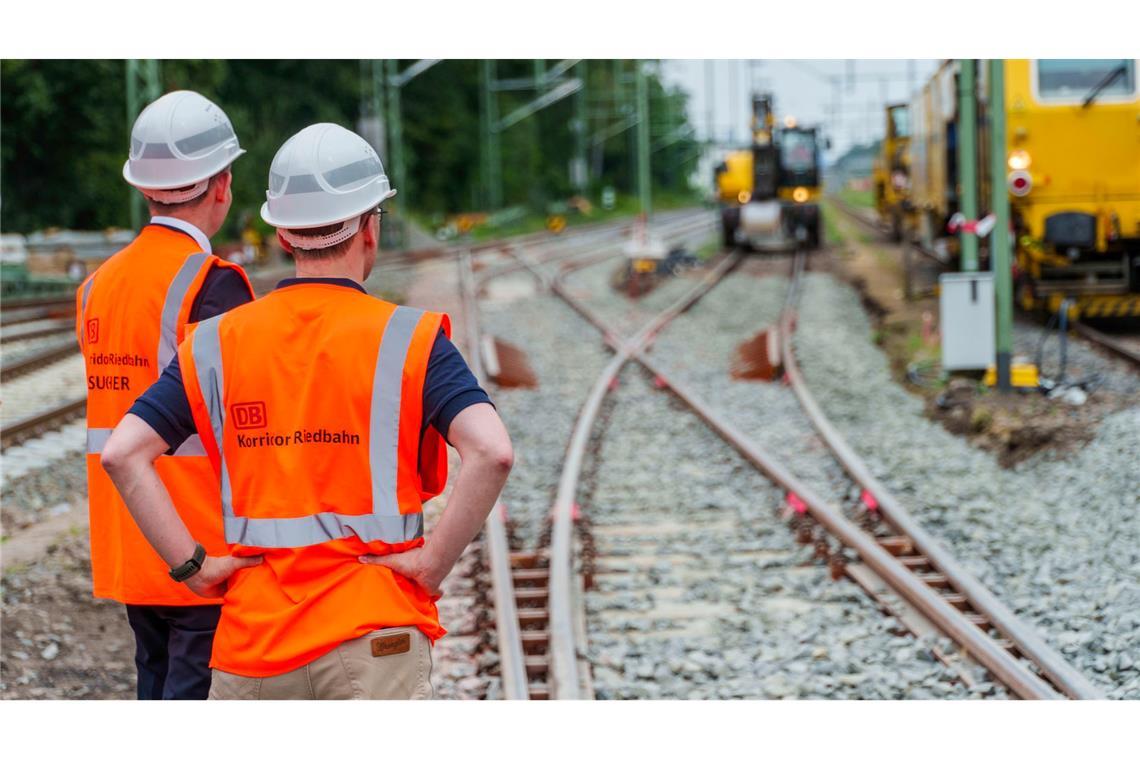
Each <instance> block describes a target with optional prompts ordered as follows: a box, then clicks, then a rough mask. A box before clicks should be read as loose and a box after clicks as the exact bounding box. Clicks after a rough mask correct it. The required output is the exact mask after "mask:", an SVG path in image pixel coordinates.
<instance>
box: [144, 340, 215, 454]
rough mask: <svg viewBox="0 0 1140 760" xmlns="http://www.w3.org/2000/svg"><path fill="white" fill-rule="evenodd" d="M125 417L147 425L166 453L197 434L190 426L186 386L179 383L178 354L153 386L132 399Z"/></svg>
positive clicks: (192, 426) (180, 373)
mask: <svg viewBox="0 0 1140 760" xmlns="http://www.w3.org/2000/svg"><path fill="white" fill-rule="evenodd" d="M127 414H133V415H135V416H136V417H141V418H142V420H143V422H145V423H146V424H148V425H150V427H151V429H152V430H154V432H156V433H158V434H159V435H160V436H161V437H162V440H164V441H166V445H167V446H169V447H170V451H168V452H167V453H168V454H169V453H170V452H172V451H174V450H175V449H177V448H178V447H179V446H181V445H182V444H183V443H184V442H185V441H186V439H187V438H189V437H190V436H192V435H194V434H195V433H197V432H198V430H197V428H195V427H194V416H193V415H192V414H191V413H190V400H189V399H188V398H186V387H185V386H184V385H183V384H182V370H181V369H180V368H179V364H178V354H175V355H174V358H173V359H171V360H170V364H167V365H166V369H164V370H162V374H161V375H159V377H158V380H156V381H155V382H154V385H152V386H150V387H149V388H147V389H146V391H144V392H143V394H142V395H141V396H139V397H138V398H137V399H135V403H134V404H133V405H132V406H131V408H130V409H128V410H127Z"/></svg>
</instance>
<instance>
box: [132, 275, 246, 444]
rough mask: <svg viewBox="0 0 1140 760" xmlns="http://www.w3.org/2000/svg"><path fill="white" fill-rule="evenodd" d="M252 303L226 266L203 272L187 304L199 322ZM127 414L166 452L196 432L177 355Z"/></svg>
mask: <svg viewBox="0 0 1140 760" xmlns="http://www.w3.org/2000/svg"><path fill="white" fill-rule="evenodd" d="M252 300H253V294H252V293H250V292H249V286H248V285H246V283H245V278H243V277H242V276H241V275H240V274H238V273H237V271H235V270H233V269H230V268H229V267H221V266H216V267H214V268H212V269H211V270H210V271H209V272H207V273H206V279H205V280H204V281H203V282H202V289H201V290H200V291H198V295H197V296H196V297H195V298H194V303H193V304H191V305H190V321H191V322H201V321H202V320H203V319H209V318H210V317H216V316H217V315H219V314H224V313H226V312H227V311H229V310H230V309H233V308H236V307H238V306H241V305H242V304H244V303H249V302H250V301H252ZM127 412H128V414H133V415H135V416H137V417H141V418H142V419H143V421H144V422H146V424H148V425H150V426H151V428H153V429H154V431H155V432H156V433H158V434H159V435H160V436H162V440H164V441H166V445H167V446H169V447H170V451H168V452H167V453H170V452H173V451H174V450H175V449H177V448H178V447H179V446H181V445H182V444H183V442H184V441H185V440H186V439H187V438H189V437H190V436H191V435H193V434H194V433H196V432H197V430H196V429H195V427H194V417H193V416H192V415H191V414H190V402H189V401H188V400H187V398H186V389H185V388H184V387H183V386H182V372H181V370H180V369H179V367H178V354H175V355H174V358H173V359H171V360H170V364H168V365H166V367H165V368H164V369H163V371H162V374H161V375H160V376H159V378H158V380H156V381H155V383H154V385H152V386H151V387H150V388H148V389H147V390H146V392H145V393H143V395H141V396H139V397H138V398H137V399H135V403H134V405H133V406H131V408H130V409H128V410H127Z"/></svg>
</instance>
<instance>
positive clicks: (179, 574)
mask: <svg viewBox="0 0 1140 760" xmlns="http://www.w3.org/2000/svg"><path fill="white" fill-rule="evenodd" d="M205 559H206V548H205V547H204V546H202V545H201V544H195V545H194V556H193V557H191V558H190V559H188V560H186V561H185V562H183V563H182V564H181V565H179V566H178V567H175V568H172V569H171V571H170V577H171V578H173V579H174V580H176V581H178V582H179V583H182V582H183V581H185V580H189V579H190V578H193V577H194V576H195V575H197V573H198V571H199V570H201V569H202V563H203V562H204V561H205Z"/></svg>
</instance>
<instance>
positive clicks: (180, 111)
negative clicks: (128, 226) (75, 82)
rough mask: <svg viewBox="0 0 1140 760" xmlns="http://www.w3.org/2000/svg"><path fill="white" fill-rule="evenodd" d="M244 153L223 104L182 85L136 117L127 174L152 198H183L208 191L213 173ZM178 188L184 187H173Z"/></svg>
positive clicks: (171, 200)
mask: <svg viewBox="0 0 1140 760" xmlns="http://www.w3.org/2000/svg"><path fill="white" fill-rule="evenodd" d="M242 153H245V151H244V150H242V148H241V146H240V145H239V144H238V139H237V135H235V134H234V128H233V125H231V124H230V120H229V118H228V117H227V116H226V114H225V113H224V112H223V111H222V109H220V108H218V107H217V106H216V105H214V104H213V103H211V102H210V101H209V100H207V99H206V98H204V97H202V96H201V95H199V94H198V93H196V92H189V91H186V90H179V91H177V92H170V93H167V94H166V95H163V96H162V97H161V98H159V99H158V100H156V101H154V102H153V103H151V104H150V105H149V106H147V107H146V108H144V109H143V111H142V113H140V114H139V117H138V118H137V119H135V125H134V127H133V128H132V129H131V154H130V158H129V159H128V160H127V162H126V163H125V164H123V178H124V179H126V180H127V182H129V183H131V184H132V185H134V186H135V187H137V188H138V189H139V190H141V191H142V192H143V194H144V195H146V196H148V197H150V198H152V199H153V200H156V201H159V202H162V203H182V202H184V201H188V200H191V199H193V198H197V197H198V196H199V195H201V194H202V193H204V192H206V188H207V186H208V180H209V179H210V177H213V176H214V175H215V174H217V173H219V172H221V171H222V170H223V169H225V168H226V167H227V166H229V165H230V164H232V163H233V162H234V160H235V159H236V158H237V157H238V156H240V155H241V154H242ZM188 185H189V187H187V186H188ZM177 188H186V189H185V190H179V191H177V192H172V191H174V190H175V189H177Z"/></svg>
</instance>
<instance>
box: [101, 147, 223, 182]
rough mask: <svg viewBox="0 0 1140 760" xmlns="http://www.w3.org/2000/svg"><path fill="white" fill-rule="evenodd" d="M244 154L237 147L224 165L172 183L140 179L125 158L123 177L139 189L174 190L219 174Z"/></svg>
mask: <svg viewBox="0 0 1140 760" xmlns="http://www.w3.org/2000/svg"><path fill="white" fill-rule="evenodd" d="M244 154H245V149H244V148H238V151H237V153H235V154H233V156H231V157H230V160H229V161H227V162H226V165H225V166H223V167H221V168H220V169H214V170H212V171H210V172H208V173H206V174H202V173H201V172H197V173H196V174H194V175H191V177H192V178H191V179H188V180H186V181H179V182H176V183H174V184H171V183H169V182H160V183H155V182H147V181H145V180H140V179H139V178H138V177H136V176H135V175H134V174H132V173H131V161H130V159H127V160H126V161H124V162H123V179H124V180H126V181H127V184H128V185H130V186H131V187H136V188H138V189H139V190H174V189H176V188H179V187H186V186H187V185H193V184H196V183H198V182H201V181H202V180H204V179H210V178H211V177H213V176H216V175H218V174H221V173H222V172H224V171H225V170H226V169H229V168H230V167H231V166H233V164H234V162H235V161H237V160H238V159H239V158H241V157H242V155H244ZM199 175H201V176H199Z"/></svg>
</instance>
